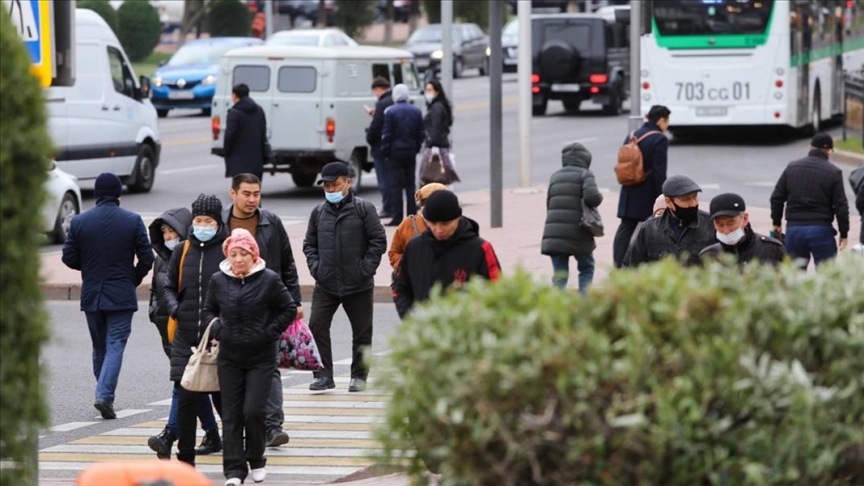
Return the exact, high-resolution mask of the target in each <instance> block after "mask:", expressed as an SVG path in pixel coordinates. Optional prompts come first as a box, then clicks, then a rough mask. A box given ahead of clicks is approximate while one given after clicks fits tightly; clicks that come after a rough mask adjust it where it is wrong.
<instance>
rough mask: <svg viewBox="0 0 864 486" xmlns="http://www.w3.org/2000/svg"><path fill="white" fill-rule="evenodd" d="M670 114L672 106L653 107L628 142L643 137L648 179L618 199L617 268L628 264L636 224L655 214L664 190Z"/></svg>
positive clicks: (626, 189)
mask: <svg viewBox="0 0 864 486" xmlns="http://www.w3.org/2000/svg"><path fill="white" fill-rule="evenodd" d="M670 114H671V112H670V111H669V108H667V107H665V106H662V105H654V106H652V107H651V109H650V110H649V111H648V117H647V118H648V119H647V121H646V122H645V123H644V124H643V125H642V126H641V127H640V128H639V129H638V130H636V131H635V132H633V133H632V134H630V135H628V136H627V139H626V140H625V141H624V143H625V144H627V143H629V142H630V139H631V136H632V137H635V138H636V139H637V140H639V143H638V145H639V150H640V152H642V163H643V168H644V170H645V174H646V179H645V181H644V182H642V183H641V184H637V185H634V186H622V187H621V195H620V197H619V199H618V218H619V219H620V220H621V222H620V223H619V225H618V230H617V231H616V232H615V240H614V242H613V244H612V252H613V260H614V262H615V267H616V268H621V267H622V266H623V264H624V256H625V255H626V253H627V249H628V246H629V244H630V240H631V239H632V237H633V233H634V232H635V230H636V226H637V225H638V224H639V223H641V222H642V221H645V220H646V219H648V218H649V217H651V213H652V207H653V205H654V200H655V199H656V198H657V197H658V196H660V195H661V194H662V193H663V189H662V188H663V182H664V181H665V180H666V167H667V157H668V152H669V139H667V138H666V137H665V136H664V135H663V132H665V131H666V130H667V129H668V127H669V115H670Z"/></svg>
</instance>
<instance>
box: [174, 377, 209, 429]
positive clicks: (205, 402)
mask: <svg viewBox="0 0 864 486" xmlns="http://www.w3.org/2000/svg"><path fill="white" fill-rule="evenodd" d="M179 408H180V383H177V382H176V381H175V382H174V389H173V390H172V391H171V409H170V410H169V411H168V423H167V424H165V428H166V429H168V430H169V431H171V432H172V433H173V434H174V435H177V410H178V409H179ZM198 420H200V421H201V429H203V430H205V431H206V430H213V429H215V428H217V427H218V425H217V424H216V416H215V415H213V405H212V402H211V401H210V397H208V396H207V395H201V396H200V397H199V398H198Z"/></svg>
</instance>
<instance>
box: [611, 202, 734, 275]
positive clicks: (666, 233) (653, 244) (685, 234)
mask: <svg viewBox="0 0 864 486" xmlns="http://www.w3.org/2000/svg"><path fill="white" fill-rule="evenodd" d="M673 224H680V221H679V220H678V219H676V218H675V217H673V216H672V213H671V211H669V210H668V209H667V210H666V212H665V213H663V216H659V217H656V218H651V219H649V220H647V221H645V222H644V223H643V224H642V226H641V227H640V228H639V232H638V233H636V234H635V235H634V236H633V239H632V240H631V241H630V248H629V249H628V250H627V255H626V256H625V257H624V266H627V267H636V266H639V265H641V264H643V263H649V262H656V261H658V260H662V259H663V258H666V257H667V256H673V257H676V258H679V259H681V261H682V262H683V263H684V264H685V265H693V264H698V263H699V262H700V261H701V260H700V258H699V253H700V252H701V251H702V250H703V249H705V247H707V246H710V245H713V244H714V243H717V237H716V236H715V235H716V232H715V230H714V225H713V224H712V223H711V220H710V217H709V215H708V213H706V212H705V211H699V218H698V220H697V221H694V222H691V223H690V224H689V225H688V226H684V227H683V229H682V231H681V233H680V236H679V234H678V233H677V232H676V231H675V229H673V228H672V225H673Z"/></svg>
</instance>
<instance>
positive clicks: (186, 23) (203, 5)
mask: <svg viewBox="0 0 864 486" xmlns="http://www.w3.org/2000/svg"><path fill="white" fill-rule="evenodd" d="M211 5H213V2H212V1H210V0H185V3H184V5H183V20H182V21H181V22H180V39H179V40H178V41H177V48H178V49H179V48H181V47H183V43H184V42H186V37H187V36H189V33H190V32H192V29H196V33H197V35H201V27H202V26H201V24H202V22H203V20H204V18H205V15H206V14H207V12H209V11H210V6H211Z"/></svg>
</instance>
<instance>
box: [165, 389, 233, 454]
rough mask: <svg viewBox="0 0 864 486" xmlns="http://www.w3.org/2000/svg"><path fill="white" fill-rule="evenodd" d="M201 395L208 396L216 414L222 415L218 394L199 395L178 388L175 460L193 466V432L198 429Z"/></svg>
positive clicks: (220, 399)
mask: <svg viewBox="0 0 864 486" xmlns="http://www.w3.org/2000/svg"><path fill="white" fill-rule="evenodd" d="M201 395H210V397H211V398H212V399H213V406H214V407H216V413H218V414H219V416H220V417H222V419H223V420H224V416H223V415H222V398H221V394H220V393H219V392H215V393H199V392H193V391H189V390H187V389H185V388H183V387H182V386H181V387H180V397H179V402H178V404H177V459H179V460H180V461H183V462H185V463H188V464H192V465H193V466H194V465H195V430H196V429H197V428H198V406H199V405H198V400H200V396H201Z"/></svg>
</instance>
